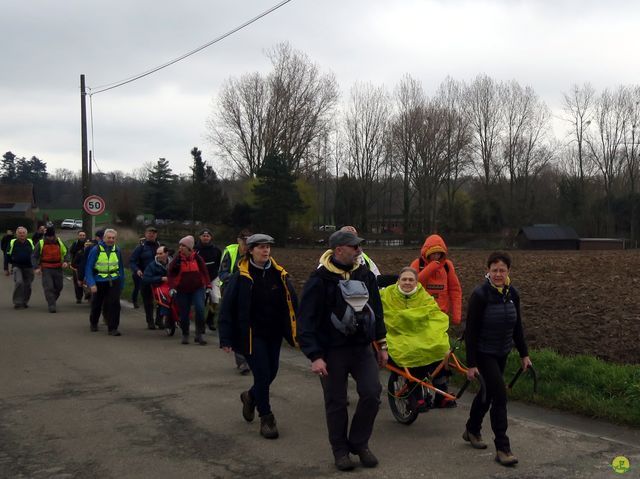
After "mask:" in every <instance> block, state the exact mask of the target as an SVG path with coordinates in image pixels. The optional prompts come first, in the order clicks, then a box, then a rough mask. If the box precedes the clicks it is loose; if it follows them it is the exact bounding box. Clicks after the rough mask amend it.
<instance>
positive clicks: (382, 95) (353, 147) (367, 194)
mask: <svg viewBox="0 0 640 479" xmlns="http://www.w3.org/2000/svg"><path fill="white" fill-rule="evenodd" d="M389 119H390V105H389V98H388V95H387V93H386V91H385V89H384V88H383V87H374V86H373V85H371V84H356V85H354V87H353V88H352V89H351V98H350V101H349V104H348V106H347V111H346V113H345V121H344V132H345V139H346V146H347V151H348V162H349V170H350V172H351V175H353V176H354V177H355V179H356V180H357V185H358V189H359V200H360V201H359V203H360V205H359V212H358V213H359V216H360V221H359V225H360V228H361V229H362V230H363V231H365V232H366V231H367V230H368V221H367V212H368V210H369V207H370V206H371V204H372V200H375V199H376V198H377V194H378V193H377V192H376V191H374V183H375V181H376V180H377V179H378V176H379V171H380V168H381V166H382V163H383V161H384V159H385V158H386V155H385V145H386V139H385V136H386V134H387V128H388V124H389Z"/></svg>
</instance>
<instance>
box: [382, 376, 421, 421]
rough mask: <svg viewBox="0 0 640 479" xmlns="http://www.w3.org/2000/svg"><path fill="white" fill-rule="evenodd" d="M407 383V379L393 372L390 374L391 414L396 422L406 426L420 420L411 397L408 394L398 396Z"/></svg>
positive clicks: (389, 396) (389, 395) (388, 395)
mask: <svg viewBox="0 0 640 479" xmlns="http://www.w3.org/2000/svg"><path fill="white" fill-rule="evenodd" d="M407 382H408V381H407V379H406V378H404V377H403V376H400V375H399V374H398V373H395V372H393V371H392V372H391V374H389V383H388V388H389V390H388V394H387V397H388V398H389V407H390V408H391V414H393V417H395V418H396V421H398V422H399V423H400V424H405V425H406V426H408V425H409V424H412V423H413V421H415V420H416V419H417V418H418V411H417V410H416V408H415V405H413V404H412V402H411V401H410V400H409V396H408V395H407V394H406V393H405V395H404V396H403V397H398V396H397V393H398V391H401V390H402V389H403V388H404V387H405V385H406V384H407Z"/></svg>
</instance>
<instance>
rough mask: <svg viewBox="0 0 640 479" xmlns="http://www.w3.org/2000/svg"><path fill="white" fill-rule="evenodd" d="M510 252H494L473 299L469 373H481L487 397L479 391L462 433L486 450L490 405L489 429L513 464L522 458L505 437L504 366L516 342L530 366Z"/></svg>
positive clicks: (505, 461) (500, 455)
mask: <svg viewBox="0 0 640 479" xmlns="http://www.w3.org/2000/svg"><path fill="white" fill-rule="evenodd" d="M510 268H511V257H510V256H509V255H508V254H507V253H502V252H494V253H491V254H490V255H489V258H488V260H487V274H486V281H485V282H484V283H483V284H481V285H479V286H477V287H476V289H475V290H474V291H473V293H472V294H471V297H470V298H469V305H468V308H467V327H466V330H465V341H466V347H467V366H468V368H469V371H468V373H467V377H468V378H469V379H473V378H474V377H475V376H476V375H477V374H478V373H480V374H481V375H482V377H483V378H484V381H485V383H486V386H487V391H486V400H485V401H484V402H483V401H482V398H481V395H480V394H478V395H476V397H475V399H474V400H473V404H472V405H471V411H470V413H469V420H468V421H467V427H466V430H465V432H464V434H463V435H462V438H463V439H464V440H465V441H467V442H470V443H471V446H473V447H474V448H476V449H486V447H487V445H486V444H485V443H484V442H483V441H482V436H481V435H480V429H481V427H482V420H483V418H484V416H485V414H486V413H487V411H488V410H489V408H491V429H492V430H493V433H494V435H495V439H494V444H495V446H496V458H495V459H496V461H497V462H499V463H500V464H502V465H503V466H513V465H515V464H516V463H517V462H518V459H517V458H516V457H515V456H514V455H513V453H512V452H511V445H510V444H509V437H508V436H507V390H506V386H505V382H504V378H503V375H504V368H505V365H506V363H507V357H508V356H509V353H510V352H511V350H512V349H513V346H514V345H515V347H516V349H517V350H518V352H519V353H520V358H521V361H522V368H523V369H527V368H528V367H529V366H531V360H530V359H529V352H528V350H527V343H526V342H525V339H524V331H523V329H522V318H521V316H520V296H519V294H518V291H517V290H516V289H515V288H514V287H513V286H511V281H510V279H509V269H510Z"/></svg>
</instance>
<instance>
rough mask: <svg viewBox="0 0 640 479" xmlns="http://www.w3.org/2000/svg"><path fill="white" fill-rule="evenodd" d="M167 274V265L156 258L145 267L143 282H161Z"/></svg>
mask: <svg viewBox="0 0 640 479" xmlns="http://www.w3.org/2000/svg"><path fill="white" fill-rule="evenodd" d="M163 276H167V265H166V264H160V263H158V262H157V261H156V260H154V261H153V263H151V264H149V265H148V266H147V267H146V268H145V269H144V276H143V277H142V282H143V283H146V284H151V285H153V284H161V283H162V277H163Z"/></svg>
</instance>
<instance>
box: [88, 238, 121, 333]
mask: <svg viewBox="0 0 640 479" xmlns="http://www.w3.org/2000/svg"><path fill="white" fill-rule="evenodd" d="M117 235H118V232H117V231H116V230H114V229H111V228H107V229H106V230H104V237H103V240H102V241H100V242H99V243H98V244H97V245H96V246H94V247H92V248H91V249H90V250H89V256H88V257H87V265H86V268H85V271H84V279H85V282H86V283H87V286H88V287H89V289H90V290H91V315H90V316H89V323H90V328H91V331H93V332H95V331H98V320H99V319H100V313H103V314H104V316H105V319H106V320H107V327H108V333H109V336H120V331H118V326H119V325H120V293H121V292H122V288H124V277H125V276H124V265H123V263H122V253H121V251H120V248H118V246H116V238H117Z"/></svg>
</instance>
